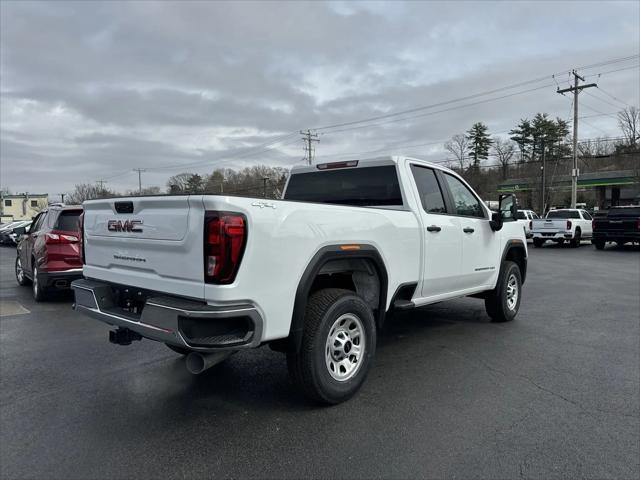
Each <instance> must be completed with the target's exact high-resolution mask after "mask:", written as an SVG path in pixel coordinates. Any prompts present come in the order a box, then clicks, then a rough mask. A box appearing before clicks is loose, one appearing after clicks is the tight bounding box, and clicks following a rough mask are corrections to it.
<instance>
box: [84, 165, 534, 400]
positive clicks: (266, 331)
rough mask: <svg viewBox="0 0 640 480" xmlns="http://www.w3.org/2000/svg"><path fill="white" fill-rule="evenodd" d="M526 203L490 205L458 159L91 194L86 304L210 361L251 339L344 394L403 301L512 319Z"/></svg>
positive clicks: (190, 364)
mask: <svg viewBox="0 0 640 480" xmlns="http://www.w3.org/2000/svg"><path fill="white" fill-rule="evenodd" d="M515 205H516V202H515V198H514V197H513V196H512V195H505V196H502V197H501V199H500V212H499V213H494V214H491V212H490V210H489V209H488V208H487V207H486V206H485V205H484V203H483V202H482V201H481V200H480V198H479V197H478V196H477V195H476V194H475V193H474V191H473V190H472V189H471V188H470V187H469V186H468V185H467V184H466V182H465V181H464V180H462V179H461V178H460V177H459V176H458V175H457V174H455V173H454V172H452V171H450V170H448V169H445V168H442V167H440V166H437V165H433V164H430V163H428V162H425V161H421V160H417V159H413V158H407V157H384V158H376V159H370V160H359V161H349V162H335V163H324V164H318V165H314V166H304V167H295V168H294V169H293V170H292V171H291V174H290V177H289V180H288V182H287V186H286V189H285V192H284V194H283V199H282V200H259V199H255V198H242V197H231V196H223V195H190V196H151V197H133V198H116V199H105V200H93V201H88V202H85V203H84V209H85V210H84V211H85V213H84V222H83V223H84V225H83V255H84V276H85V279H83V280H78V281H75V282H74V283H73V285H72V287H73V289H74V291H75V304H74V306H75V308H76V309H77V310H78V311H80V312H82V313H84V314H87V315H89V316H91V317H94V318H96V319H98V320H101V321H103V322H105V323H107V324H110V325H113V326H115V327H116V329H115V330H113V331H111V332H110V340H111V341H112V342H113V343H117V344H121V345H127V344H130V343H131V342H132V341H133V340H140V339H141V338H143V337H144V338H148V339H152V340H156V341H159V342H163V343H165V344H166V345H167V346H168V347H169V348H171V349H172V350H174V351H176V352H178V353H181V354H184V355H187V360H186V363H187V368H188V369H189V370H190V371H191V372H193V373H199V372H201V371H203V370H204V369H206V368H208V367H209V366H211V365H213V364H215V363H217V362H219V361H221V360H223V359H224V358H226V357H227V356H229V355H230V354H231V353H232V352H234V351H237V350H240V349H248V348H255V347H259V346H262V345H265V344H269V345H270V346H271V348H273V349H274V350H277V351H282V352H285V353H286V355H287V363H288V366H289V371H290V374H291V376H292V379H293V381H294V383H295V384H297V385H298V386H299V387H300V389H301V390H302V391H303V392H304V393H305V394H306V395H308V396H309V397H311V398H313V399H316V400H319V401H321V402H325V403H338V402H341V401H344V400H346V399H347V398H349V397H350V396H351V395H353V394H354V393H355V392H356V391H357V390H358V388H359V387H360V386H361V385H362V383H363V382H364V380H365V378H366V376H367V372H368V371H369V368H370V366H371V363H372V361H373V358H374V354H375V350H376V332H377V329H379V328H381V327H382V324H383V322H384V320H385V316H386V314H387V313H389V312H390V311H393V310H394V309H402V310H405V309H411V308H415V307H420V306H422V305H427V304H431V303H435V302H440V301H442V300H447V299H452V298H457V297H463V296H475V297H479V298H482V299H484V302H485V306H486V311H487V313H488V315H489V316H490V317H491V318H492V319H493V320H494V321H498V322H501V321H508V320H512V319H513V318H514V317H515V315H516V313H517V312H518V308H519V306H520V300H521V298H522V291H521V289H522V283H523V282H524V279H525V275H526V270H527V247H526V240H525V237H524V231H523V229H522V226H521V225H519V224H518V223H516V222H515V217H516V207H515Z"/></svg>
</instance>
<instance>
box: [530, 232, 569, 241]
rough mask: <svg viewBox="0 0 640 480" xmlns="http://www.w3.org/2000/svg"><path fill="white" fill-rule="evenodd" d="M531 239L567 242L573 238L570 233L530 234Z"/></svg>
mask: <svg viewBox="0 0 640 480" xmlns="http://www.w3.org/2000/svg"><path fill="white" fill-rule="evenodd" d="M531 236H532V237H533V238H540V239H542V240H559V239H561V240H567V239H569V240H570V239H572V238H573V233H571V232H532V234H531Z"/></svg>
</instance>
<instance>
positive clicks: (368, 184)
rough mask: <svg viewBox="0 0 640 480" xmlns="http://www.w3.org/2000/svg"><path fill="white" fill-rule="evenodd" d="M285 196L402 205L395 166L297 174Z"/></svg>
mask: <svg viewBox="0 0 640 480" xmlns="http://www.w3.org/2000/svg"><path fill="white" fill-rule="evenodd" d="M284 199H285V200H298V201H301V202H316V203H333V204H338V205H352V206H360V207H375V206H390V205H394V206H401V205H402V204H403V203H402V194H401V193H400V184H399V183H398V174H397V173H396V167H395V166H394V165H388V166H382V167H365V168H350V169H337V170H328V171H318V172H309V173H297V174H294V175H292V176H291V178H290V179H289V184H288V186H287V190H286V192H285V195H284Z"/></svg>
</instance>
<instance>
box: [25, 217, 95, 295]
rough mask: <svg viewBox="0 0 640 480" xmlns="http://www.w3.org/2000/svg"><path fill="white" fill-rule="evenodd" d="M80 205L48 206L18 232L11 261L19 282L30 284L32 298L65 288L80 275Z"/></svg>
mask: <svg viewBox="0 0 640 480" xmlns="http://www.w3.org/2000/svg"><path fill="white" fill-rule="evenodd" d="M81 214H82V207H80V206H57V205H56V206H50V207H49V208H48V209H47V210H44V211H42V212H40V213H39V214H38V215H37V216H36V217H35V218H34V220H33V223H32V224H31V226H30V228H29V229H28V230H27V229H24V227H23V230H22V231H18V232H16V233H19V234H21V235H22V237H21V239H20V241H19V242H18V248H17V252H18V254H17V256H16V263H15V273H16V280H17V281H18V283H19V284H20V285H27V284H28V283H31V285H32V290H33V297H34V298H35V300H36V301H41V300H44V299H45V298H46V296H47V293H49V292H50V291H52V290H61V289H68V288H69V287H70V285H71V282H72V281H73V280H77V279H79V278H82V258H81V249H80V247H81V243H80V227H79V223H78V221H79V218H80V215H81Z"/></svg>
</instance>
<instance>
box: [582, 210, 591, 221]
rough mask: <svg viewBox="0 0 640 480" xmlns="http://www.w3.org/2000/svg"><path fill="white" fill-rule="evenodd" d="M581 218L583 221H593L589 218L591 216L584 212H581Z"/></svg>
mask: <svg viewBox="0 0 640 480" xmlns="http://www.w3.org/2000/svg"><path fill="white" fill-rule="evenodd" d="M582 216H583V217H584V219H585V220H593V218H591V215H589V213H588V212H585V211H584V210H582Z"/></svg>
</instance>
